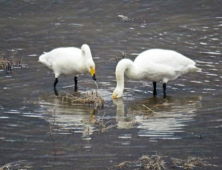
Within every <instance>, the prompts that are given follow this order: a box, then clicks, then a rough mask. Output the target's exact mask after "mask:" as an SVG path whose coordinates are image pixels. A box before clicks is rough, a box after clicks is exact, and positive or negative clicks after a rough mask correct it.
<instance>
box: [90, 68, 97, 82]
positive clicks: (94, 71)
mask: <svg viewBox="0 0 222 170" xmlns="http://www.w3.org/2000/svg"><path fill="white" fill-rule="evenodd" d="M95 73H96V70H95V68H93V67H91V68H90V74H91V76H92V78H93V80H94V81H96V75H95Z"/></svg>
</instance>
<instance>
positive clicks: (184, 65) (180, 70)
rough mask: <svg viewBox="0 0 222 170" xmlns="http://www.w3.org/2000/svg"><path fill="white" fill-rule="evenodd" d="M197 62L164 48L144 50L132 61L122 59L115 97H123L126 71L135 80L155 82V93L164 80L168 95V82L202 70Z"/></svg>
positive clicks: (117, 68)
mask: <svg viewBox="0 0 222 170" xmlns="http://www.w3.org/2000/svg"><path fill="white" fill-rule="evenodd" d="M195 65H196V63H195V62H194V61H193V60H191V59H189V58H187V57H185V56H183V55H182V54H180V53H178V52H176V51H172V50H163V49H151V50H147V51H144V52H142V53H141V54H139V56H138V57H137V58H136V59H135V61H134V62H132V61H131V60H130V59H122V60H121V61H119V63H118V64H117V66H116V81H117V86H116V89H115V90H114V92H113V95H112V97H113V98H114V99H116V98H119V97H122V95H123V90H124V73H126V75H127V77H129V78H130V79H134V80H141V79H145V80H149V81H152V82H153V95H154V96H155V95H157V91H156V82H157V81H162V82H163V93H164V96H166V83H167V82H168V81H169V80H175V79H176V78H178V77H179V76H181V75H184V74H186V73H189V72H196V71H201V69H200V68H198V67H196V66H195Z"/></svg>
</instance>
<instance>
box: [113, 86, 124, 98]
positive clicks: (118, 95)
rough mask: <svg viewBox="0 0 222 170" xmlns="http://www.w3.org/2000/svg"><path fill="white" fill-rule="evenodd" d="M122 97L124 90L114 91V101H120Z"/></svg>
mask: <svg viewBox="0 0 222 170" xmlns="http://www.w3.org/2000/svg"><path fill="white" fill-rule="evenodd" d="M122 96H123V89H121V88H119V87H116V89H115V90H114V91H113V95H112V97H113V99H118V98H120V97H122Z"/></svg>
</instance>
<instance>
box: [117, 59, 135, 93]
mask: <svg viewBox="0 0 222 170" xmlns="http://www.w3.org/2000/svg"><path fill="white" fill-rule="evenodd" d="M133 67H134V65H133V62H132V61H131V60H129V59H122V60H121V61H120V62H119V63H118V64H117V67H116V81H117V87H119V88H121V89H124V73H125V71H126V70H131V69H132V68H133Z"/></svg>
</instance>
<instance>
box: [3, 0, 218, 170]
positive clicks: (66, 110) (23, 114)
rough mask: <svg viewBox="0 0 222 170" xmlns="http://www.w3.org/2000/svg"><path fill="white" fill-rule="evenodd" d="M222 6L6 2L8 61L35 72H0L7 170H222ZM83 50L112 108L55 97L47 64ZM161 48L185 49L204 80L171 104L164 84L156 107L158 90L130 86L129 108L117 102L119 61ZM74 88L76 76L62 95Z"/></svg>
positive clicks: (175, 87)
mask: <svg viewBox="0 0 222 170" xmlns="http://www.w3.org/2000/svg"><path fill="white" fill-rule="evenodd" d="M221 5H222V1H220V0H212V1H207V0H202V1H197V2H193V1H182V0H179V1H164V2H163V1H125V0H122V1H116V2H114V1H101V0H97V1H93V2H92V1H89V0H86V1H81V0H77V1H75V2H73V1H64V0H49V1H47V2H45V1H43V0H38V1H37V0H21V1H9V0H0V23H1V25H0V28H1V31H0V39H1V41H0V54H1V55H2V56H3V57H6V58H7V57H10V56H11V55H12V53H13V51H15V50H16V51H17V53H16V56H15V57H17V58H19V59H20V58H22V57H23V62H24V63H25V64H28V66H29V67H28V68H25V69H13V74H12V75H9V74H5V72H4V71H1V72H0V94H1V95H0V125H1V126H0V166H3V165H5V164H8V163H12V162H17V161H18V162H19V163H20V164H21V166H22V164H28V165H29V167H26V168H27V169H29V168H31V169H78V170H79V169H96V170H98V169H110V168H111V167H114V166H116V165H118V164H119V163H121V162H123V161H133V160H137V159H138V158H140V157H141V156H142V155H154V154H156V153H159V154H162V155H165V156H168V157H171V158H180V159H186V158H187V157H189V156H193V157H200V158H204V159H207V161H208V162H209V163H210V164H212V166H209V167H200V168H196V169H221V168H222V164H221V158H222V154H221V149H222V142H221V141H222V135H221V128H222V116H221V109H222V90H221V84H222V74H221V73H222V69H221V63H222V59H221V55H222V50H221V45H222V41H221V38H222V37H221V35H222V31H221V27H222V14H221V8H220V7H221ZM118 15H124V16H127V17H128V18H129V19H128V21H123V20H122V19H121V18H120V17H118ZM83 43H87V44H89V45H90V47H91V50H92V54H93V57H94V61H95V63H96V70H97V73H96V76H97V79H98V87H99V89H98V93H99V94H101V95H102V96H103V98H104V99H105V101H106V102H105V106H104V109H98V110H96V111H95V110H94V107H92V106H90V105H87V106H81V105H78V106H69V105H62V104H61V101H59V100H58V99H56V98H55V97H54V96H53V88H52V85H53V81H54V76H53V73H52V72H51V71H50V70H48V69H47V68H46V67H45V66H43V65H41V64H40V63H38V62H37V61H38V56H39V55H41V54H42V52H43V51H50V50H51V49H53V48H56V47H61V46H77V47H80V46H81V45H82V44H83ZM151 48H165V49H172V50H176V51H178V52H180V53H182V54H184V55H186V56H188V57H190V58H191V59H193V60H195V61H196V62H197V65H198V66H199V67H200V68H201V69H202V73H192V74H189V75H185V76H183V77H181V78H178V79H177V80H175V81H173V82H169V83H168V85H167V95H168V96H167V98H163V97H162V89H161V86H162V85H161V83H158V84H157V86H158V96H157V97H156V98H153V97H152V83H151V82H147V81H139V82H138V81H133V80H129V79H127V78H126V82H125V87H126V89H125V92H124V97H123V99H118V100H114V101H113V100H112V98H111V94H112V91H113V90H114V88H115V85H116V82H115V75H114V71H115V66H116V57H117V58H121V57H122V52H125V53H126V57H127V58H130V59H134V58H135V57H136V56H137V55H138V54H139V53H140V52H142V51H144V50H146V49H151ZM73 84H74V82H73V78H72V77H68V76H67V77H61V78H60V79H59V83H58V91H59V92H69V93H72V92H73ZM96 89H97V87H96V85H95V84H94V82H93V80H92V79H91V77H90V75H83V76H80V77H79V91H96ZM146 107H147V108H149V109H151V110H152V111H148V109H147V108H146ZM23 160H24V161H26V162H24V161H23ZM21 161H22V162H21ZM19 163H18V164H19ZM23 168H24V167H23ZM15 169H16V168H15ZM17 169H18V167H17Z"/></svg>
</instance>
